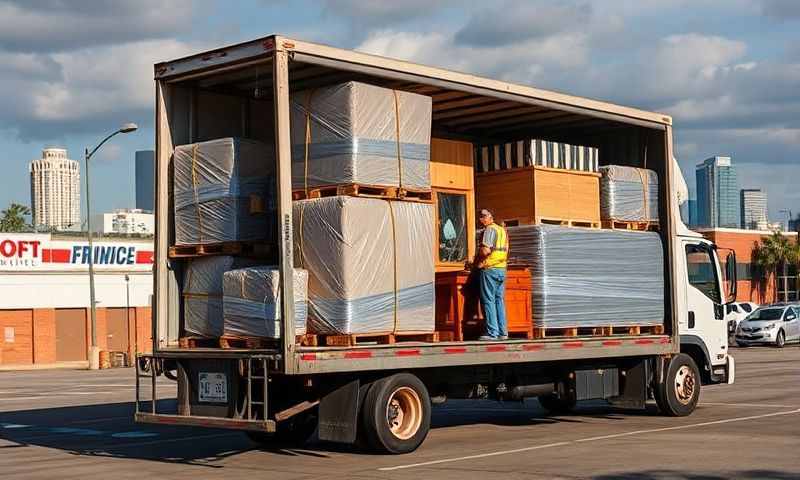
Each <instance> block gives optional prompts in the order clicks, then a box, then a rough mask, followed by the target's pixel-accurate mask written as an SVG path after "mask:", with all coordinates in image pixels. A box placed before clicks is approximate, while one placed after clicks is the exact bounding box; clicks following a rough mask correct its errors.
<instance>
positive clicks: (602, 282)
mask: <svg viewBox="0 0 800 480" xmlns="http://www.w3.org/2000/svg"><path fill="white" fill-rule="evenodd" d="M508 237H509V245H510V250H509V263H510V264H511V265H518V266H526V267H530V269H531V277H532V281H533V293H532V298H531V300H532V304H533V321H534V322H535V326H537V327H557V328H567V327H607V326H612V327H613V326H620V327H621V326H634V325H640V326H642V325H648V326H649V325H662V324H663V322H664V260H663V247H662V244H661V237H659V235H658V234H657V233H655V232H627V231H621V230H600V229H588V228H567V227H560V226H552V225H530V226H520V227H512V228H509V229H508Z"/></svg>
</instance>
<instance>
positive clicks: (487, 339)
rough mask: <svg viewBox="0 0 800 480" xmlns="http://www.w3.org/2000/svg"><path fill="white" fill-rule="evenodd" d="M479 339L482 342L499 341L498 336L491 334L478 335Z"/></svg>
mask: <svg viewBox="0 0 800 480" xmlns="http://www.w3.org/2000/svg"><path fill="white" fill-rule="evenodd" d="M478 340H479V341H481V342H495V341H497V337H492V336H490V335H481V336H480V337H478Z"/></svg>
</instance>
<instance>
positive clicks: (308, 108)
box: [303, 88, 317, 198]
mask: <svg viewBox="0 0 800 480" xmlns="http://www.w3.org/2000/svg"><path fill="white" fill-rule="evenodd" d="M316 91H317V89H316V88H312V89H311V90H309V91H308V95H306V135H305V147H304V152H303V191H304V193H305V195H306V198H308V149H309V147H310V145H311V100H312V99H313V98H314V92H316Z"/></svg>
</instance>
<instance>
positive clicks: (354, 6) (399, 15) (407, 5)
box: [323, 0, 453, 25]
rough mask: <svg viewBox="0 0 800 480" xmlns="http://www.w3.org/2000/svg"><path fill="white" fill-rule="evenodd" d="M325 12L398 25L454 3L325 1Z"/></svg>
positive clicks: (444, 0) (444, 1)
mask: <svg viewBox="0 0 800 480" xmlns="http://www.w3.org/2000/svg"><path fill="white" fill-rule="evenodd" d="M323 3H324V5H325V7H324V12H325V13H326V14H328V15H335V16H343V17H350V18H359V19H361V20H366V21H368V22H369V23H370V24H373V25H374V24H386V23H397V22H403V21H406V20H410V19H413V18H418V17H423V16H427V15H431V13H433V12H434V11H435V10H437V9H438V8H442V7H445V6H447V5H448V4H451V3H453V2H452V0H439V1H436V0H434V1H431V0H404V1H402V2H385V1H366V2H365V1H363V0H325V1H324V2H323Z"/></svg>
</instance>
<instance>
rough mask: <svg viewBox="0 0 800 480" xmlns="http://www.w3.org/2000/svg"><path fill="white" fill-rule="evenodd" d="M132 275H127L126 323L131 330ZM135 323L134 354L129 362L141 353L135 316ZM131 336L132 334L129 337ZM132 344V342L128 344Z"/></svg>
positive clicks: (133, 360)
mask: <svg viewBox="0 0 800 480" xmlns="http://www.w3.org/2000/svg"><path fill="white" fill-rule="evenodd" d="M130 282H131V276H130V275H125V325H127V327H128V331H129V332H130V328H131V283H130ZM133 321H134V325H133V355H131V356H130V358H129V359H128V361H129V362H131V361H132V362H136V354H137V353H139V345H138V343H137V341H136V340H137V339H136V333H137V331H138V329H137V328H136V317H133ZM128 338H130V336H129V337H128ZM128 345H130V344H128Z"/></svg>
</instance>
